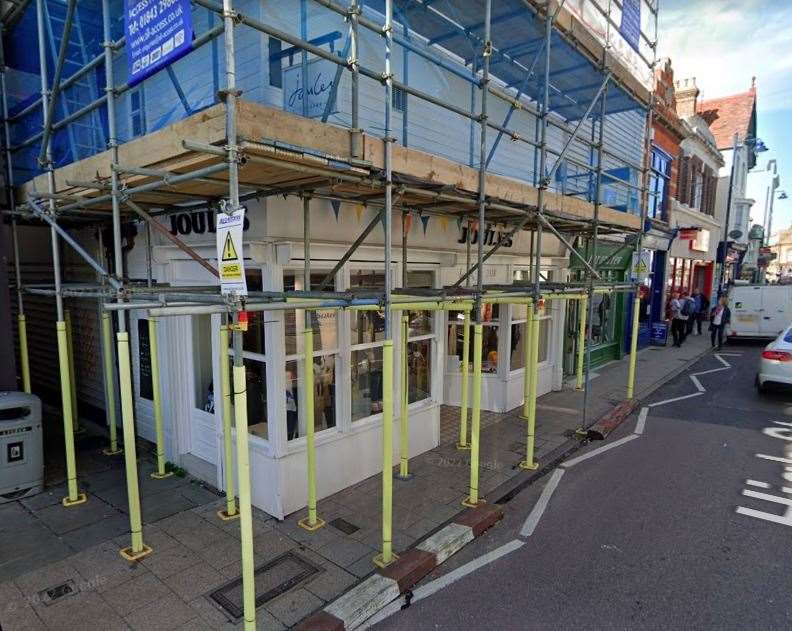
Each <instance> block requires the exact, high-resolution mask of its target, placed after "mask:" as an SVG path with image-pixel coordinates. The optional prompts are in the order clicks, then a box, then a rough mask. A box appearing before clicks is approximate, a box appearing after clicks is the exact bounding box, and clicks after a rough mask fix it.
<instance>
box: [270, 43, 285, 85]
mask: <svg viewBox="0 0 792 631" xmlns="http://www.w3.org/2000/svg"><path fill="white" fill-rule="evenodd" d="M282 48H283V44H282V42H281V41H280V40H279V39H275V38H274V37H270V38H269V84H270V85H271V86H272V87H273V88H282V87H283V63H282V59H283V56H282V55H281V50H282Z"/></svg>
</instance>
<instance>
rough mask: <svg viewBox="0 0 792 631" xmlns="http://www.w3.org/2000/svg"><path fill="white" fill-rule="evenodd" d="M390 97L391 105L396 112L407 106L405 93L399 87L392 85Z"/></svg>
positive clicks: (402, 110)
mask: <svg viewBox="0 0 792 631" xmlns="http://www.w3.org/2000/svg"><path fill="white" fill-rule="evenodd" d="M392 95H393V96H392V97H391V106H392V107H393V109H394V110H396V111H397V112H404V110H405V109H406V107H407V93H406V92H405V91H404V90H402V89H401V88H397V87H394V88H393V92H392Z"/></svg>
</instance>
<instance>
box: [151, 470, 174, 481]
mask: <svg viewBox="0 0 792 631" xmlns="http://www.w3.org/2000/svg"><path fill="white" fill-rule="evenodd" d="M150 475H151V477H152V478H154V479H155V480H164V479H165V478H169V477H171V476H172V475H173V471H166V472H165V473H160V472H159V471H152V472H151V474H150Z"/></svg>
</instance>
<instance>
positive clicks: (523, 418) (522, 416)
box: [518, 414, 528, 421]
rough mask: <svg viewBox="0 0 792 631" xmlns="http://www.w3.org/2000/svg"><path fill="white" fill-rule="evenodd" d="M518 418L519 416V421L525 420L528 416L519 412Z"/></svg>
mask: <svg viewBox="0 0 792 631" xmlns="http://www.w3.org/2000/svg"><path fill="white" fill-rule="evenodd" d="M518 418H519V419H520V420H521V421H527V420H528V417H527V416H524V415H522V414H520V416H519V417H518Z"/></svg>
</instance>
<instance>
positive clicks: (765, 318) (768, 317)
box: [762, 316, 771, 320]
mask: <svg viewBox="0 0 792 631" xmlns="http://www.w3.org/2000/svg"><path fill="white" fill-rule="evenodd" d="M762 319H763V320H770V319H771V318H770V316H765V317H764V318H762Z"/></svg>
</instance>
